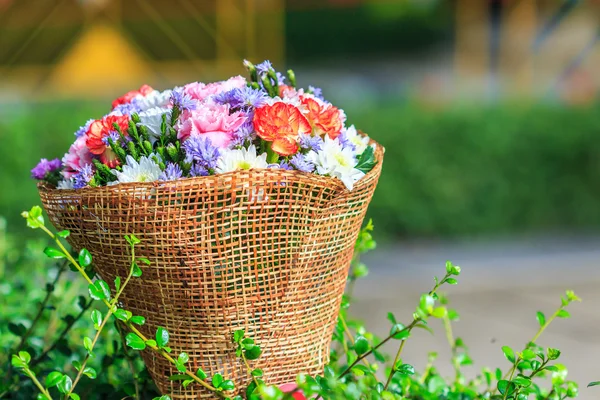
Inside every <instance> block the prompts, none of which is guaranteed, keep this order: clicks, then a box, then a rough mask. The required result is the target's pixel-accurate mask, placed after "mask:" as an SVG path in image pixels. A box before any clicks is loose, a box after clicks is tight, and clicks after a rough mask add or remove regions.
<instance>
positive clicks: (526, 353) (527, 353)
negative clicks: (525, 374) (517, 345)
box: [521, 349, 535, 360]
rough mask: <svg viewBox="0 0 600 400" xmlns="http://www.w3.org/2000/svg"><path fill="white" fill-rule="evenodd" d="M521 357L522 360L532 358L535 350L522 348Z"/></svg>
mask: <svg viewBox="0 0 600 400" xmlns="http://www.w3.org/2000/svg"><path fill="white" fill-rule="evenodd" d="M521 357H522V358H523V359H524V360H532V359H534V358H535V352H534V351H533V350H531V349H525V350H523V353H521Z"/></svg>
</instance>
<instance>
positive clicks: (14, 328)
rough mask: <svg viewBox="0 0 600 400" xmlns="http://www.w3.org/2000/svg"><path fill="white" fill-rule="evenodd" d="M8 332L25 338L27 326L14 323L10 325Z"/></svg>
mask: <svg viewBox="0 0 600 400" xmlns="http://www.w3.org/2000/svg"><path fill="white" fill-rule="evenodd" d="M8 330H9V332H10V333H12V334H13V335H15V336H23V335H24V334H25V332H27V328H25V325H23V324H21V323H18V324H15V323H13V322H9V323H8Z"/></svg>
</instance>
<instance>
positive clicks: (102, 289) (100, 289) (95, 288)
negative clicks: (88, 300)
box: [88, 280, 110, 300]
mask: <svg viewBox="0 0 600 400" xmlns="http://www.w3.org/2000/svg"><path fill="white" fill-rule="evenodd" d="M88 290H89V292H90V296H91V297H92V299H94V300H102V299H107V300H108V299H110V288H109V287H108V283H106V282H104V281H103V280H98V281H96V282H94V283H93V284H91V283H90V284H89V285H88Z"/></svg>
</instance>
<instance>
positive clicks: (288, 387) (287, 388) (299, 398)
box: [279, 383, 307, 400]
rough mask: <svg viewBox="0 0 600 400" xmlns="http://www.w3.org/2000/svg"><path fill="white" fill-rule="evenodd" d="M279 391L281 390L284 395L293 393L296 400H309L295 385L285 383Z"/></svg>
mask: <svg viewBox="0 0 600 400" xmlns="http://www.w3.org/2000/svg"><path fill="white" fill-rule="evenodd" d="M279 390H281V391H282V392H283V393H291V394H292V398H294V399H295V400H307V399H306V396H304V393H302V391H300V390H298V386H296V384H295V383H284V384H283V385H281V386H279Z"/></svg>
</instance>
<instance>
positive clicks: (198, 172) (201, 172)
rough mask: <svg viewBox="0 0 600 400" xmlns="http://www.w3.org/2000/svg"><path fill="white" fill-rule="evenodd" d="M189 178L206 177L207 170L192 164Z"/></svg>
mask: <svg viewBox="0 0 600 400" xmlns="http://www.w3.org/2000/svg"><path fill="white" fill-rule="evenodd" d="M190 175H191V176H208V170H207V169H206V168H204V167H203V166H202V165H200V164H198V163H194V164H193V165H192V168H191V169H190Z"/></svg>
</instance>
